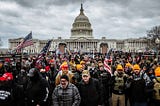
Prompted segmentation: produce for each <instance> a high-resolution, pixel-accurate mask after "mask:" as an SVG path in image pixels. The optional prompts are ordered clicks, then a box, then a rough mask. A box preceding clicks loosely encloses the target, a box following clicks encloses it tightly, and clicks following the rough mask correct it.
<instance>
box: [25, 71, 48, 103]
mask: <svg viewBox="0 0 160 106" xmlns="http://www.w3.org/2000/svg"><path fill="white" fill-rule="evenodd" d="M28 77H29V79H30V81H29V82H28V85H27V88H26V93H25V94H26V99H27V106H47V105H48V101H47V100H48V94H49V85H48V82H47V81H46V80H45V79H44V78H43V77H42V76H41V74H40V72H39V70H38V69H36V68H31V69H30V70H29V73H28Z"/></svg>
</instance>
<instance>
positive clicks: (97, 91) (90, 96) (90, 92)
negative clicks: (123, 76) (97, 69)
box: [78, 78, 102, 106]
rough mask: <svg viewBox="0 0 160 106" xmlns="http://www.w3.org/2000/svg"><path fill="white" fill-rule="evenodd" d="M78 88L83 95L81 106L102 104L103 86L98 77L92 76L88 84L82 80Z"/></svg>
mask: <svg viewBox="0 0 160 106" xmlns="http://www.w3.org/2000/svg"><path fill="white" fill-rule="evenodd" d="M78 89H79V92H80V95H81V104H80V106H97V105H100V104H102V87H101V85H100V83H99V81H98V80H97V79H93V78H90V80H89V83H88V84H85V83H84V82H83V81H81V82H80V83H79V85H78Z"/></svg>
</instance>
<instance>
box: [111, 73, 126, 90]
mask: <svg viewBox="0 0 160 106" xmlns="http://www.w3.org/2000/svg"><path fill="white" fill-rule="evenodd" d="M113 89H114V90H115V91H118V92H119V93H122V92H123V91H124V78H123V77H118V76H116V77H115V83H114V87H113Z"/></svg>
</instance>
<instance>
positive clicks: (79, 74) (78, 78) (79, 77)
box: [73, 64, 83, 86]
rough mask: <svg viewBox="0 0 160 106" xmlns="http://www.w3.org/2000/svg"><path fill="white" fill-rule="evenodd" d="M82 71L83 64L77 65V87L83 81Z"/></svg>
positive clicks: (75, 76) (75, 73)
mask: <svg viewBox="0 0 160 106" xmlns="http://www.w3.org/2000/svg"><path fill="white" fill-rule="evenodd" d="M82 71H83V67H82V65H81V64H77V65H76V71H75V72H74V73H73V74H74V84H75V85H76V86H77V84H78V83H79V82H80V81H81V80H82Z"/></svg>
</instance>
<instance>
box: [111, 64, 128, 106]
mask: <svg viewBox="0 0 160 106" xmlns="http://www.w3.org/2000/svg"><path fill="white" fill-rule="evenodd" d="M126 81H127V75H126V74H125V73H124V69H123V67H122V65H121V64H118V65H117V67H116V71H115V72H114V75H113V76H112V78H111V88H112V106H117V104H119V106H125V90H126V85H125V84H126Z"/></svg>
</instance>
